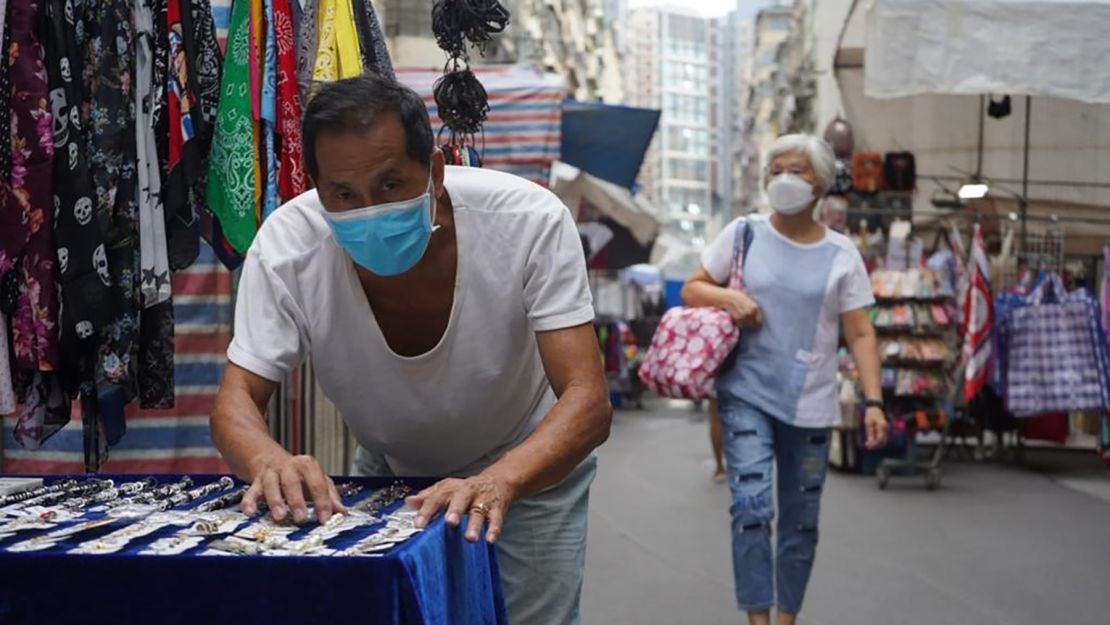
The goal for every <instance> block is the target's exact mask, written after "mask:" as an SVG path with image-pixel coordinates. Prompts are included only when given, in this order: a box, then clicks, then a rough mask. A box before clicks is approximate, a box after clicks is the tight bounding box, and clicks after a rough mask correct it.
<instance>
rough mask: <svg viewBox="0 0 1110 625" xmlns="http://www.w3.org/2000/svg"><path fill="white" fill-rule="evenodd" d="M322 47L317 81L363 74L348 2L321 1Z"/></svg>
mask: <svg viewBox="0 0 1110 625" xmlns="http://www.w3.org/2000/svg"><path fill="white" fill-rule="evenodd" d="M318 23H319V28H320V34H319V46H318V47H317V49H316V66H315V69H314V70H313V74H312V77H313V79H314V80H320V81H333V80H339V79H341V78H353V77H355V76H358V75H360V74H362V56H361V52H360V51H359V46H358V34H357V33H356V32H355V20H354V15H353V14H352V12H351V3H350V2H349V1H348V0H321V1H320V6H319V21H318Z"/></svg>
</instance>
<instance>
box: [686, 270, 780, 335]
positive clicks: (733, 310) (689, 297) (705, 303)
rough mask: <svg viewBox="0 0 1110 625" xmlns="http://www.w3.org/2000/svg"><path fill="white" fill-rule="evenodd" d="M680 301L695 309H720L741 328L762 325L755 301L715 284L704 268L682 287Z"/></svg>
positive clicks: (761, 316)
mask: <svg viewBox="0 0 1110 625" xmlns="http://www.w3.org/2000/svg"><path fill="white" fill-rule="evenodd" d="M682 301H683V303H685V304H686V305H687V306H692V307H695V308H720V309H721V310H723V311H725V312H727V313H728V314H729V316H731V317H732V320H733V321H735V322H736V325H738V326H740V327H742V328H754V327H758V326H760V325H762V324H763V313H762V312H760V310H759V305H758V304H756V303H755V300H753V299H752V298H750V297H748V296H747V294H745V293H741V292H740V291H734V290H732V289H729V288H725V287H723V286H721V285H719V284H717V282H716V281H715V280H713V276H710V275H709V272H708V271H706V270H705V268H704V267H699V268H698V270H697V271H696V272H695V273H694V275H693V276H691V277H690V279H689V280H687V281H686V285H685V286H683V287H682Z"/></svg>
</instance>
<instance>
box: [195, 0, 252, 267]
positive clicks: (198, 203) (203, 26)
mask: <svg viewBox="0 0 1110 625" xmlns="http://www.w3.org/2000/svg"><path fill="white" fill-rule="evenodd" d="M183 1H185V2H189V4H191V6H192V16H193V29H192V32H193V33H194V34H193V36H192V37H189V38H186V40H185V42H186V50H189V49H190V48H189V44H190V43H192V44H194V45H195V46H196V50H195V52H192V53H188V54H195V58H196V63H195V64H190V67H194V68H195V69H196V71H195V72H194V75H195V76H196V79H197V87H196V90H195V93H197V94H198V95H199V101H200V110H201V114H202V115H201V116H202V118H203V119H204V121H205V124H204V125H203V127H198V130H197V139H198V141H199V143H198V147H199V149H200V152H201V154H203V155H204V157H205V165H204V166H203V167H201V168H200V175H199V177H198V180H197V185H196V186H195V189H198V190H199V192H197V191H194V193H193V206H194V210H195V211H196V215H197V217H198V219H197V225H198V226H199V230H200V233H201V236H203V237H204V239H205V240H206V241H208V243H209V245H211V246H212V249H213V250H214V251H215V252H216V257H217V258H218V259H219V260H220V262H221V263H223V264H224V266H225V267H227V268H228V270H235V269H236V268H237V267H239V265H241V264H242V263H243V257H242V256H240V255H239V254H238V253H237V252H236V251H235V248H234V247H233V246H232V245H231V243H230V242H229V241H228V240H227V237H226V236H224V233H223V228H222V227H221V226H220V222H219V219H218V218H217V217H216V216H215V214H214V213H213V212H212V210H211V209H210V208H209V207H208V204H207V200H206V198H205V189H206V188H207V184H208V171H209V169H208V160H207V159H208V156H209V152H210V150H211V148H212V135H213V130H214V129H215V126H216V118H217V113H218V109H219V106H220V68H221V66H222V65H223V59H222V58H221V56H222V55H221V53H220V46H219V41H218V39H217V38H216V26H215V23H214V21H213V19H212V12H211V7H210V5H209V1H208V0H183ZM187 28H188V27H187Z"/></svg>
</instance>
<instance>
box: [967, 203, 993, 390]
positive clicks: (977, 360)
mask: <svg viewBox="0 0 1110 625" xmlns="http://www.w3.org/2000/svg"><path fill="white" fill-rule="evenodd" d="M967 276H968V280H967V291H966V293H965V294H964V296H963V297H962V298H961V299H962V301H963V307H964V308H963V319H964V323H963V328H962V329H963V335H964V346H963V360H964V362H965V363H966V365H967V367H966V368H965V370H964V398H965V399H966V400H967V401H969V402H970V401H971V400H972V399H974V398H975V396H976V395H978V394H979V391H981V390H983V386H984V385H986V383H987V379H988V378H989V377H990V372H991V362H992V357H993V343H992V341H991V333H992V332H993V331H994V306H993V300H992V297H991V284H990V267H989V266H988V264H987V251H986V246H985V245H984V244H983V230H982V228H981V227H980V226H979V224H975V234H974V238H973V239H972V242H971V256H970V257H969V258H968V261H967Z"/></svg>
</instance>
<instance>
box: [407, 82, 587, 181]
mask: <svg viewBox="0 0 1110 625" xmlns="http://www.w3.org/2000/svg"><path fill="white" fill-rule="evenodd" d="M472 69H473V70H474V73H475V75H477V76H478V80H479V81H481V83H482V86H484V87H485V89H486V93H487V94H489V104H490V113H489V118H488V119H487V121H486V124H485V127H484V131H483V133H482V134H481V135H479V136H478V137H477V138H476V141H477V145H476V146H475V147H476V148H477V149H478V151H479V152H481V153H482V159H483V163H484V166H485V167H487V168H489V169H496V170H499V171H505V172H508V173H511V174H516V175H518V176H520V177H522V178H527V179H529V180H532V181H534V182H537V183H539V184H542V185H544V186H547V181H548V176H549V175H550V172H551V163H552V162H554V161H556V160H558V159H559V146H560V143H561V140H562V123H563V116H562V107H563V99H564V98H565V97H566V96H565V92H564V88H563V79H562V78H561V77H560V76H558V75H556V74H546V73H544V72H543V71H541V70H540V69H539V68H538V67H536V66H532V65H481V66H478V65H476V66H474V67H473V68H472ZM396 71H397V79H398V80H399V81H401V82H402V83H404V84H405V85H408V86H409V87H411V88H412V89H413V90H414V91H416V92H417V93H419V94H420V95H421V96H423V98H424V102H425V104H427V105H428V112H429V113H430V114H431V116H432V126H433V128H434V130H435V131H436V132H437V133H439V132H440V130H441V128H442V126H443V122H442V121H441V120H440V119H439V115H438V111H437V109H436V103H435V98H434V97H433V95H432V88H433V86H434V85H435V81H436V80H438V79H439V78H440V77H441V76H443V70H442V69H424V68H405V67H402V68H398V69H397V70H396ZM444 141H446V136H444Z"/></svg>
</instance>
